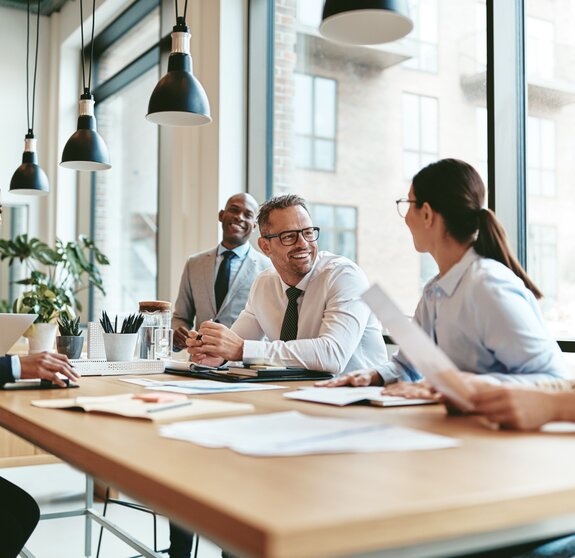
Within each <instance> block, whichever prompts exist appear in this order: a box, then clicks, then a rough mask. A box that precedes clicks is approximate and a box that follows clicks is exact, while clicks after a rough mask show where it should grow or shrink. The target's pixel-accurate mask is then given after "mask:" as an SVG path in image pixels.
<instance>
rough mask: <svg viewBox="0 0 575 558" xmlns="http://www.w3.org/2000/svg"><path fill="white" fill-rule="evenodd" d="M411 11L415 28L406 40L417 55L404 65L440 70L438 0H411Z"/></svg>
mask: <svg viewBox="0 0 575 558" xmlns="http://www.w3.org/2000/svg"><path fill="white" fill-rule="evenodd" d="M409 13H410V15H411V18H412V19H413V21H414V30H413V32H412V33H411V34H410V36H409V38H408V39H407V40H406V41H405V42H406V43H407V44H408V45H409V46H411V47H412V48H413V49H414V52H415V53H416V54H415V56H413V57H411V58H409V59H408V60H406V61H405V62H403V65H404V67H406V68H411V69H412V70H419V71H421V72H431V73H433V74H436V73H437V71H438V56H437V41H438V37H437V27H438V25H437V23H438V22H437V17H438V14H437V0H409Z"/></svg>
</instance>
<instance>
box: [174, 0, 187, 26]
mask: <svg viewBox="0 0 575 558" xmlns="http://www.w3.org/2000/svg"><path fill="white" fill-rule="evenodd" d="M174 3H175V4H176V21H177V20H178V18H179V15H178V0H174ZM187 13H188V0H186V1H185V3H184V21H185V20H186V14H187Z"/></svg>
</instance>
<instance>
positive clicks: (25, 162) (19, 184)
mask: <svg viewBox="0 0 575 558" xmlns="http://www.w3.org/2000/svg"><path fill="white" fill-rule="evenodd" d="M37 10H38V11H37V14H36V48H35V52H34V74H33V76H34V77H33V81H32V100H31V101H30V11H31V0H28V2H27V5H26V124H27V126H28V133H27V134H26V136H25V138H24V154H23V155H22V164H21V165H20V166H19V167H18V168H17V169H16V172H15V173H14V174H13V175H12V180H10V191H11V192H14V193H16V194H28V195H44V194H47V193H48V191H49V189H50V185H49V183H48V177H47V176H46V173H45V172H44V171H43V170H42V167H40V165H39V164H38V155H37V153H36V138H35V137H34V117H35V115H36V77H37V75H38V53H39V46H40V0H38V7H37Z"/></svg>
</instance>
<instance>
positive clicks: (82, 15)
mask: <svg viewBox="0 0 575 558" xmlns="http://www.w3.org/2000/svg"><path fill="white" fill-rule="evenodd" d="M83 5H84V0H80V37H81V40H82V87H83V89H84V93H86V94H88V93H90V92H91V91H92V61H93V60H94V27H95V23H96V0H92V37H91V39H90V66H89V69H88V87H86V65H85V64H86V63H85V60H84V59H85V56H84V8H83Z"/></svg>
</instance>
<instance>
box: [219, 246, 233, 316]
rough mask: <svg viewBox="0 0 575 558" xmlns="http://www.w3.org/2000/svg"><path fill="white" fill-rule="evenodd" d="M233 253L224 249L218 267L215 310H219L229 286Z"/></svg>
mask: <svg viewBox="0 0 575 558" xmlns="http://www.w3.org/2000/svg"><path fill="white" fill-rule="evenodd" d="M235 256H236V255H235V254H234V253H233V252H232V251H231V250H226V251H225V252H224V253H223V254H222V257H223V260H222V262H221V263H220V267H219V269H218V275H217V277H216V284H215V289H214V290H215V293H216V312H219V310H220V308H221V306H222V303H223V302H224V299H225V298H226V295H227V294H228V287H229V286H230V264H231V261H232V258H235Z"/></svg>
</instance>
